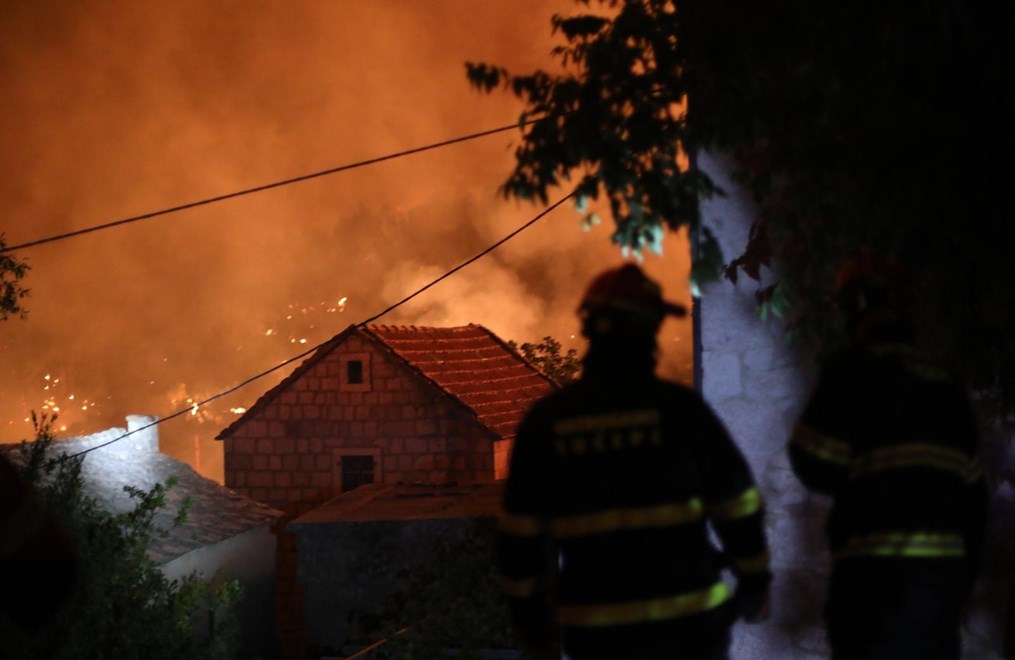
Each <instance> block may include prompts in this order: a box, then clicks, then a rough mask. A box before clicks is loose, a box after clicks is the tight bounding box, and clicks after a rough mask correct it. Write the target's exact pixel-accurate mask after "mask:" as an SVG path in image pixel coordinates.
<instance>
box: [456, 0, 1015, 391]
mask: <svg viewBox="0 0 1015 660" xmlns="http://www.w3.org/2000/svg"><path fill="white" fill-rule="evenodd" d="M578 4H579V5H580V6H581V9H580V10H579V12H578V13H577V14H576V15H573V16H559V15H558V16H554V17H553V19H552V28H553V30H554V31H555V32H556V33H558V34H559V35H560V36H561V42H560V45H559V46H558V47H557V48H556V49H555V50H554V53H553V54H554V57H555V59H556V62H555V67H554V68H553V69H552V71H550V72H548V71H543V70H540V71H535V72H532V73H527V74H524V75H518V74H514V73H511V72H508V71H507V70H505V69H504V68H502V67H500V66H497V65H495V64H477V63H469V64H467V69H468V76H469V79H470V81H471V82H472V84H473V85H475V86H476V87H477V88H479V89H481V90H485V91H491V90H493V89H496V88H499V87H504V88H506V89H507V90H509V91H510V92H511V93H513V94H514V95H516V96H517V97H519V98H520V99H521V100H522V101H523V102H524V104H525V110H524V112H523V114H522V116H521V119H522V120H527V119H532V118H544V120H543V121H539V122H537V123H533V124H530V125H527V126H524V127H523V128H522V129H521V130H522V135H523V137H522V140H521V143H520V145H519V146H518V147H517V149H516V152H515V156H516V165H515V167H514V170H513V171H512V173H511V174H510V176H509V177H508V179H507V181H506V182H505V183H504V186H503V192H504V194H505V195H507V196H512V197H518V198H525V199H538V200H545V199H546V198H547V191H548V189H550V188H553V187H555V186H560V185H573V186H575V187H576V189H577V193H578V196H579V208H586V207H585V202H586V200H587V199H588V198H591V199H596V198H600V197H602V198H605V199H606V200H607V202H608V206H609V208H610V211H611V213H612V215H613V219H614V221H615V223H616V231H615V232H614V234H613V239H614V241H616V242H617V243H618V244H620V245H621V246H624V247H626V248H629V249H634V250H641V249H657V248H658V247H659V244H660V242H659V237H660V235H661V232H662V231H663V229H665V228H669V229H676V228H678V227H682V226H690V228H691V229H692V230H695V231H696V234H697V236H698V246H697V248H696V254H695V265H694V270H693V273H692V276H693V278H694V279H695V280H696V281H701V280H703V279H706V278H707V277H709V276H715V275H717V274H719V273H720V272H721V273H723V274H725V276H726V277H728V278H729V279H731V280H736V279H737V278H738V277H740V276H742V275H746V276H748V277H752V278H754V279H756V280H759V282H760V280H761V275H762V271H763V269H764V268H765V267H768V268H770V269H773V270H775V271H777V274H778V280H777V281H776V282H773V283H771V285H769V286H764V287H762V286H761V285H760V284H759V287H758V290H757V297H758V302H759V305H760V309H761V311H762V313H763V314H764V315H766V316H767V315H768V314H769V313H771V314H774V315H776V316H781V317H783V318H785V319H786V320H787V323H788V327H789V328H790V329H791V330H793V331H794V332H795V333H796V334H798V335H799V336H800V337H801V338H802V339H803V340H805V341H807V342H809V343H811V344H812V345H814V346H816V347H818V348H819V349H820V348H821V347H823V346H829V345H831V344H834V343H835V342H836V340H837V335H836V327H835V326H834V324H833V323H832V322H831V319H830V316H829V315H828V314H827V307H828V305H827V300H828V294H829V293H830V288H831V285H832V273H833V272H834V271H835V269H836V267H837V265H838V264H840V263H841V262H842V261H843V260H844V258H846V257H848V256H850V255H852V254H854V253H855V252H856V251H857V250H858V248H860V247H861V246H868V247H871V248H875V249H878V250H881V251H883V252H886V253H889V254H893V255H896V256H897V257H898V259H899V260H900V262H901V263H902V264H903V265H904V266H905V267H906V268H908V269H909V270H910V271H911V272H912V273H913V275H914V277H915V279H916V282H917V286H918V288H919V295H918V296H917V299H918V300H919V302H920V309H919V313H920V317H921V321H922V323H921V327H922V328H923V329H924V333H925V335H926V336H925V337H924V339H925V340H926V341H927V343H928V344H930V345H932V346H933V347H935V348H938V349H939V350H940V351H941V352H942V354H944V355H946V356H949V357H950V359H951V360H952V362H953V364H954V365H955V366H956V367H958V368H959V369H961V370H962V371H964V372H965V374H966V375H967V376H968V377H969V379H970V380H971V381H972V382H973V383H974V384H975V385H976V386H977V387H979V388H980V389H984V390H988V389H989V390H991V391H996V392H997V395H996V396H997V397H1000V400H1001V401H1002V404H1003V407H1005V408H1008V409H1011V408H1012V407H1013V406H1015V396H1013V395H1015V332H1012V331H1011V329H1012V328H1013V326H1015V316H1013V315H1015V306H1013V305H1012V304H1011V300H1012V298H1011V293H1010V288H1009V287H1010V282H1012V281H1015V259H1012V258H1011V257H1010V246H1011V244H1012V240H1011V239H1012V231H1011V230H1010V229H1009V227H1010V226H1011V223H1010V222H1008V217H1009V215H1010V213H1009V212H1008V211H1007V209H1006V206H1007V199H1006V196H1005V194H1004V193H1005V191H1006V188H1007V186H1006V182H1007V181H1008V180H1009V177H1010V174H1011V169H1012V167H1011V163H1012V161H1011V157H1010V154H1011V153H1012V152H1013V146H1015V123H1013V122H1012V121H1011V117H1012V116H1015V88H1013V87H1012V86H1011V84H1010V82H1009V81H1010V80H1012V79H1013V78H1015V7H1013V6H1012V5H1011V4H1010V3H959V2H955V1H954V0H929V1H928V2H923V3H919V4H917V5H913V4H907V3H902V4H899V3H884V2H875V1H874V0H861V1H859V2H853V3H846V4H842V3H815V2H810V1H808V0H779V1H778V2H777V1H775V0H768V1H763V2H754V3H742V2H735V1H734V0H684V1H682V2H676V1H675V0H599V1H598V2H597V1H595V0H578ZM702 150H711V151H717V152H724V153H725V154H727V155H728V156H729V159H730V161H729V162H730V169H732V170H733V172H734V174H735V177H736V180H737V181H739V183H741V184H742V185H744V186H745V187H746V189H747V190H749V191H750V192H751V194H753V196H754V198H755V201H756V202H757V208H758V211H757V215H756V219H755V224H754V227H753V230H752V232H751V240H750V242H749V244H748V246H747V249H746V251H745V252H744V253H743V254H740V255H720V254H719V249H718V246H717V244H716V242H715V240H714V238H713V237H712V236H711V235H710V234H709V233H708V231H706V230H703V229H702V228H701V220H702V218H701V202H702V201H703V200H705V199H707V198H709V197H711V196H715V195H720V194H723V191H720V190H718V189H717V187H716V186H715V184H714V183H713V182H712V180H711V179H710V178H709V177H708V176H707V174H706V173H704V172H702V171H700V170H698V169H695V168H688V167H685V166H684V165H685V164H686V163H687V162H688V161H687V160H686V159H685V155H686V154H688V153H690V152H694V153H701V152H702ZM766 284H768V283H767V282H766Z"/></svg>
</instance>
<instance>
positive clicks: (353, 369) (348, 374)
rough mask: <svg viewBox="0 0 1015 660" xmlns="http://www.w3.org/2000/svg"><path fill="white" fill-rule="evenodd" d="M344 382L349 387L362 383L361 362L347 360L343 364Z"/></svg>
mask: <svg viewBox="0 0 1015 660" xmlns="http://www.w3.org/2000/svg"><path fill="white" fill-rule="evenodd" d="M345 382H346V383H347V384H349V385H360V384H362V383H363V360H349V361H348V362H346V363H345Z"/></svg>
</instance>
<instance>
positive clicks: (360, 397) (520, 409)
mask: <svg viewBox="0 0 1015 660" xmlns="http://www.w3.org/2000/svg"><path fill="white" fill-rule="evenodd" d="M554 387H555V384H554V383H553V382H552V381H551V380H550V379H548V378H547V377H546V376H544V375H543V374H542V373H540V372H539V371H538V370H537V369H536V368H535V367H533V366H532V365H531V364H529V363H528V362H527V361H526V360H525V359H524V358H522V357H521V356H520V355H518V354H517V353H516V352H515V351H514V350H512V349H511V348H510V347H508V345H507V344H505V343H504V342H503V341H501V340H500V339H499V338H497V336H496V335H494V334H493V333H492V332H490V331H489V330H487V329H486V328H484V327H482V326H479V325H467V326H462V327H457V328H427V327H416V326H386V325H370V326H363V327H359V326H350V327H349V328H347V329H346V330H345V331H344V332H342V333H341V334H339V335H337V336H336V337H334V338H333V339H332V340H331V341H330V342H328V343H327V344H326V345H325V346H323V347H322V348H320V349H319V350H318V351H316V352H315V353H314V354H313V355H312V356H311V357H309V358H308V359H307V360H306V361H304V362H303V364H301V365H300V366H299V367H298V368H296V369H295V370H294V371H293V372H292V373H291V374H290V375H289V376H288V377H287V378H285V379H284V380H283V381H282V382H280V383H279V384H278V385H276V386H275V387H273V388H272V389H270V390H269V391H268V392H266V393H265V394H264V395H263V396H262V397H261V398H260V399H258V400H257V402H256V403H254V405H253V406H251V407H250V409H249V410H247V412H246V413H244V414H243V415H242V416H241V417H239V418H238V419H237V420H236V421H235V422H233V424H231V425H230V426H228V427H227V428H226V429H224V430H223V431H222V432H221V433H219V435H218V437H217V439H219V440H222V441H223V442H224V452H223V453H224V458H225V483H226V486H228V487H229V488H233V489H236V490H237V491H239V492H241V493H243V494H244V495H246V496H248V497H251V498H253V499H255V500H257V501H259V502H265V503H267V504H270V505H271V506H275V507H279V508H283V509H286V510H289V511H292V512H297V511H298V512H303V511H306V510H309V508H312V507H313V506H315V505H317V504H321V503H323V502H325V501H327V500H330V499H332V498H333V497H334V496H336V495H338V494H340V493H343V492H346V491H349V490H351V489H353V488H355V487H357V486H360V485H363V484H369V483H384V484H397V483H403V484H415V483H425V484H445V483H459V484H466V483H477V482H488V481H494V480H496V479H502V478H504V477H505V476H506V474H507V458H508V453H509V450H510V447H511V442H512V440H513V438H514V433H515V427H516V426H517V425H518V422H519V420H520V419H521V417H522V415H523V414H524V411H525V410H526V409H527V408H528V406H529V405H531V404H532V403H533V402H534V401H535V400H536V399H538V398H540V397H542V396H543V395H545V394H547V393H548V392H550V391H551V390H552V389H553V388H554Z"/></svg>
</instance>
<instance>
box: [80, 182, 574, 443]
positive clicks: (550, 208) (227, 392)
mask: <svg viewBox="0 0 1015 660" xmlns="http://www.w3.org/2000/svg"><path fill="white" fill-rule="evenodd" d="M574 195H575V193H574V192H571V193H568V194H567V195H565V196H564V197H561V198H560V199H559V200H557V201H556V202H554V203H553V204H551V205H550V206H548V207H546V208H545V209H543V210H542V211H541V212H540V213H539V214H538V215H537V216H535V217H534V218H532V219H531V220H529V221H528V222H526V223H525V224H523V225H521V226H520V227H518V228H517V229H515V230H514V231H512V232H511V233H509V234H507V235H506V236H504V237H503V238H501V239H500V240H499V241H497V242H496V243H493V244H492V245H490V246H488V247H486V248H484V249H483V250H482V251H480V252H479V253H477V254H475V255H473V256H472V257H469V258H468V259H466V260H465V261H463V262H462V263H460V264H458V265H457V266H455V267H454V268H452V269H451V270H449V271H447V272H446V273H444V274H443V275H441V276H440V277H438V278H436V279H434V280H432V281H431V282H430V283H429V284H425V285H424V286H422V287H420V288H419V289H416V291H414V292H413V293H411V294H409V295H408V296H406V297H404V298H402V299H401V300H399V301H398V302H396V303H395V304H393V305H390V306H388V307H387V308H385V309H384V310H383V311H381V312H379V313H377V314H374V315H373V316H371V317H370V318H368V319H366V320H364V321H360V322H359V323H357V324H356V327H363V326H365V325H367V324H369V323H372V322H374V321H376V320H377V319H379V318H381V317H382V316H384V315H385V314H388V313H390V312H392V311H394V310H395V309H397V308H399V307H401V306H402V305H404V304H405V303H407V302H409V301H410V300H412V299H413V298H415V297H416V296H418V295H420V294H421V293H423V292H424V291H426V290H427V289H429V288H430V287H432V286H434V285H436V284H438V283H440V282H442V281H444V280H445V279H447V278H449V277H451V276H452V275H454V274H455V273H457V272H458V271H460V270H462V269H463V268H465V267H466V266H468V265H469V264H472V263H473V262H475V261H477V260H479V259H481V258H483V257H484V256H486V255H487V254H489V253H490V252H493V251H494V250H496V249H497V248H498V247H500V246H501V245H503V244H504V243H506V242H508V241H509V240H511V239H512V238H514V237H515V236H517V235H518V234H520V233H522V232H523V231H525V230H526V229H528V228H529V227H531V226H532V225H534V224H536V223H537V222H539V221H540V220H541V219H542V218H543V217H544V216H546V215H547V214H549V213H550V212H551V211H553V210H554V209H556V208H557V207H558V206H560V205H561V204H563V203H564V202H566V201H567V200H569V199H571V198H572V197H574ZM334 339H335V338H334V337H331V338H329V339H326V340H325V341H322V342H321V343H319V344H317V345H316V346H313V347H311V348H308V349H307V350H305V351H303V352H302V353H300V354H299V355H294V356H292V357H290V358H288V359H286V360H283V361H282V362H280V363H278V364H277V365H275V366H274V367H271V368H269V369H265V370H264V371H262V372H260V373H258V374H256V375H254V376H251V377H249V378H247V379H246V380H244V381H243V382H241V383H240V384H238V385H234V386H233V387H231V388H229V389H227V390H225V391H223V392H219V393H218V394H215V395H213V396H210V397H208V398H207V399H204V400H202V401H197V402H195V403H193V404H191V405H190V406H189V407H187V408H183V409H182V410H177V411H176V412H174V413H172V414H170V415H168V416H166V417H162V418H160V419H157V420H155V421H154V422H149V423H148V424H145V425H144V426H141V427H139V428H136V429H134V430H133V431H127V432H126V433H124V434H122V435H118V436H117V437H115V438H113V439H112V440H108V441H106V442H103V443H102V444H99V445H95V446H94V447H89V448H88V449H84V450H82V451H79V452H77V453H76V454H71V455H69V456H68V457H67V458H77V457H79V456H84V455H85V454H88V453H90V452H93V451H95V450H96V449H102V448H103V447H108V446H109V445H111V444H114V443H116V442H119V441H120V440H123V439H124V438H126V437H128V436H131V435H134V434H135V433H140V432H141V431H144V430H146V429H150V428H152V427H153V426H158V425H159V424H162V423H163V422H168V421H169V420H171V419H175V418H176V417H180V416H182V415H186V414H187V413H190V412H192V411H193V410H195V408H200V407H201V406H205V405H207V404H209V403H211V402H212V401H215V400H217V399H221V398H222V397H224V396H228V395H230V394H232V393H233V392H235V391H237V390H239V389H242V388H244V387H246V386H247V385H249V384H251V383H253V382H254V381H256V380H260V379H261V378H264V377H265V376H267V375H268V374H271V373H274V372H276V371H278V370H279V369H281V368H282V367H284V366H286V365H288V364H292V363H293V362H295V361H296V360H300V359H302V358H305V357H306V356H308V355H310V354H311V353H314V352H316V351H317V350H318V349H321V348H323V347H324V346H326V345H327V344H329V343H331V342H332V341H333V340H334Z"/></svg>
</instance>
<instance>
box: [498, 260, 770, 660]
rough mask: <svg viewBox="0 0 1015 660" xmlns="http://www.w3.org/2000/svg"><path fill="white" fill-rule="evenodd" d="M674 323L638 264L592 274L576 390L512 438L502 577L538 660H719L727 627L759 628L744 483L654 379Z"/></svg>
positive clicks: (540, 410) (757, 548)
mask: <svg viewBox="0 0 1015 660" xmlns="http://www.w3.org/2000/svg"><path fill="white" fill-rule="evenodd" d="M684 313H685V310H684V309H683V308H682V307H680V306H677V305H674V304H671V303H667V302H665V301H664V300H663V297H662V294H661V291H660V289H659V286H658V285H657V284H656V283H655V282H653V281H652V280H650V279H649V278H647V277H646V276H645V274H644V273H643V272H642V271H641V269H640V268H638V267H637V266H635V265H633V264H627V265H624V266H622V267H620V268H616V269H613V270H608V271H606V272H605V273H603V274H601V275H600V276H599V277H597V278H596V279H595V280H594V281H593V282H592V283H591V285H590V286H589V289H588V292H587V293H586V294H585V296H584V299H583V300H582V302H581V306H580V308H579V314H580V316H581V319H582V332H583V334H584V335H585V337H587V338H588V340H589V348H588V352H587V354H586V355H585V357H584V362H583V371H582V375H581V378H580V379H579V380H578V381H577V382H576V383H573V384H571V385H568V386H566V387H564V388H563V389H562V390H561V391H559V392H555V393H554V394H551V395H549V396H548V397H546V398H544V399H542V400H541V401H539V402H538V403H537V404H536V405H535V406H533V408H532V410H531V411H530V412H529V414H528V415H527V416H526V417H525V419H524V420H523V421H522V423H521V425H520V426H519V428H518V433H517V438H516V440H515V445H514V450H513V453H512V456H511V464H510V473H509V477H508V479H507V483H506V485H505V491H504V513H503V515H502V517H501V522H500V570H501V579H502V586H503V591H504V594H505V595H506V597H507V599H508V602H509V605H510V607H511V611H512V616H513V619H514V624H515V629H516V631H517V633H518V636H519V638H520V640H521V641H522V644H523V646H524V647H526V648H527V649H528V650H529V652H530V653H533V654H535V655H536V656H537V657H545V658H550V657H559V653H560V650H559V649H560V646H562V649H563V652H564V653H565V654H566V657H568V658H570V659H571V660H588V659H594V658H612V659H619V658H622V659H625V660H649V659H656V658H659V659H662V658H683V659H685V660H695V659H709V660H712V659H719V658H726V657H727V650H728V646H729V632H730V627H731V626H732V624H733V622H734V621H735V620H736V619H737V618H738V617H744V618H746V619H748V620H750V621H760V620H762V619H763V618H764V617H765V616H766V615H767V608H768V596H767V595H768V585H769V582H770V578H771V576H770V573H769V571H768V552H767V545H766V541H765V536H764V529H763V513H764V512H763V506H762V501H761V496H760V494H759V493H758V490H757V488H756V487H755V484H754V481H753V479H752V477H751V473H750V470H749V468H748V466H747V464H746V462H745V461H744V458H743V457H742V455H741V454H740V452H739V450H738V449H737V447H736V446H735V445H734V443H733V442H732V441H731V439H730V437H729V436H728V435H727V433H726V431H725V430H724V428H723V426H722V424H721V423H720V422H719V420H718V419H717V418H716V416H715V415H714V414H713V413H712V412H711V410H710V409H709V408H708V407H707V406H706V404H705V403H704V402H703V401H702V399H701V398H700V397H699V396H698V395H697V394H696V393H695V392H693V391H692V390H689V389H687V388H685V387H683V386H681V385H678V384H676V383H671V382H667V381H665V380H661V379H659V378H657V377H656V376H655V373H654V372H655V365H656V334H657V332H658V330H659V327H660V325H661V323H662V321H663V319H664V317H666V316H667V315H677V316H681V315H683V314H684ZM709 523H711V526H712V529H713V530H714V531H715V532H716V536H717V537H718V538H719V539H720V540H721V543H722V548H723V551H720V550H718V549H717V548H716V547H715V546H714V545H713V544H712V543H711V542H710V540H709V538H710V535H709ZM724 568H730V569H731V570H732V573H733V574H735V575H736V577H737V578H738V579H737V583H736V588H735V592H734V590H733V589H731V587H730V586H729V585H728V584H727V582H726V581H724V579H723V569H724Z"/></svg>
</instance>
